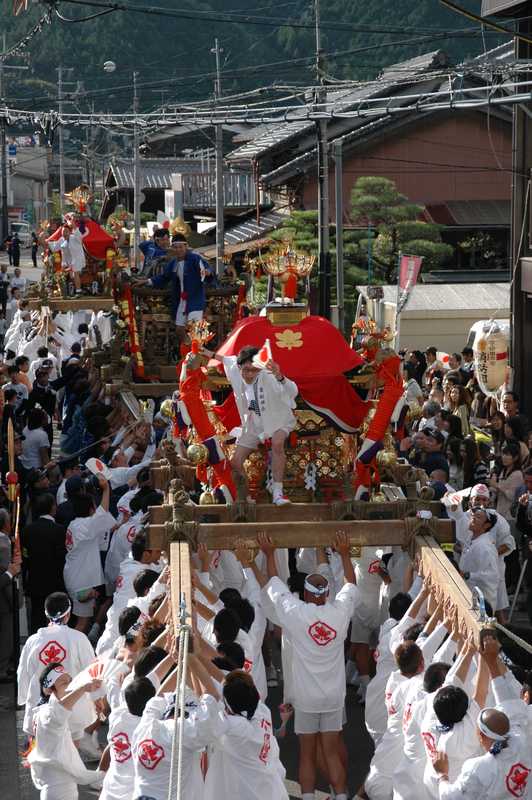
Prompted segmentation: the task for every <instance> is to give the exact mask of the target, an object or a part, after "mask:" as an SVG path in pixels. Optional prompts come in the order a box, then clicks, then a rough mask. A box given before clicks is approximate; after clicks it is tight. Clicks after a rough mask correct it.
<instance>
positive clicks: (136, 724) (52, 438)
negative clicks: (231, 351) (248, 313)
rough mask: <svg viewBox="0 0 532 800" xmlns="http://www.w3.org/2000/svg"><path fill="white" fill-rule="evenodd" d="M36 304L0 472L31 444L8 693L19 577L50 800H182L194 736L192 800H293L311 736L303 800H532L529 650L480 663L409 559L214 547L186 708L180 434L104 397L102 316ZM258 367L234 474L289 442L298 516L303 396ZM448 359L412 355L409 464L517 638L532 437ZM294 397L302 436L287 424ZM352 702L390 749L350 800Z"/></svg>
mask: <svg viewBox="0 0 532 800" xmlns="http://www.w3.org/2000/svg"><path fill="white" fill-rule="evenodd" d="M4 274H5V273H4ZM1 280H2V279H1V277H0V281H1ZM24 289H25V287H23V286H20V285H19V286H16V287H14V291H16V292H19V293H22V297H17V298H16V310H15V311H14V314H13V318H12V321H11V323H10V325H9V326H8V327H7V328H6V331H5V336H4V362H3V365H2V373H3V375H4V380H5V383H4V385H3V386H2V399H3V406H2V430H3V433H4V436H3V437H2V447H3V450H2V460H3V469H2V474H3V477H4V483H5V476H6V474H7V472H8V471H9V455H10V454H9V452H8V448H7V445H6V441H7V438H8V437H7V432H8V429H10V428H11V425H10V422H11V423H12V425H13V430H14V434H15V436H14V447H15V452H14V459H15V472H16V474H17V477H18V483H19V491H20V508H21V514H20V523H19V527H18V530H17V531H15V530H14V526H15V520H14V514H13V513H12V512H13V504H12V503H9V501H8V496H7V487H6V488H5V496H4V500H3V503H1V504H0V506H2V507H0V557H1V559H2V563H1V564H0V587H1V589H2V594H1V595H0V597H1V598H2V602H0V681H1V682H4V683H6V682H12V681H14V678H15V669H16V667H17V654H16V647H15V642H14V641H13V610H14V608H15V607H16V601H17V598H16V596H15V593H14V592H13V580H14V578H15V576H17V575H18V574H19V573H21V576H20V580H21V582H22V587H23V592H24V595H25V597H26V604H27V607H28V636H27V638H25V642H24V645H23V648H22V652H21V653H20V658H19V659H18V668H17V669H16V679H17V691H18V702H19V704H20V705H21V706H24V724H23V728H24V732H25V735H26V736H27V748H26V752H25V754H24V758H25V760H26V762H27V765H28V766H29V767H30V769H31V776H32V779H33V783H34V785H35V787H36V788H37V789H38V790H39V792H40V795H41V798H42V800H76V798H78V796H79V787H80V786H92V787H96V788H97V791H98V792H99V797H100V800H126V798H127V800H166V799H167V797H168V792H169V786H170V785H175V780H176V772H175V771H176V756H175V747H174V740H175V736H176V726H178V725H179V726H180V727H181V725H180V723H181V722H183V725H182V728H181V731H182V733H181V736H182V738H181V743H182V748H183V761H182V788H181V796H183V797H184V796H191V797H194V798H200V800H201V798H205V800H214V798H219V797H222V798H224V799H225V798H229V797H231V798H242V800H248V799H249V800H259V798H261V800H262V798H265V797H267V798H271V799H272V800H286V799H287V798H288V793H287V789H286V786H285V780H284V779H285V767H284V766H283V763H282V760H281V756H280V748H279V741H281V740H282V739H283V738H285V737H286V736H287V735H291V733H288V732H291V731H292V729H293V731H294V733H295V735H296V736H297V738H298V744H299V767H298V769H299V775H298V777H299V784H300V787H301V796H302V797H303V800H313V798H314V797H315V792H316V789H317V787H318V786H322V785H324V784H326V785H328V786H329V787H330V795H331V797H334V798H336V800H347V797H349V796H351V795H352V793H353V791H356V796H357V797H359V798H366V800H400V799H401V798H404V800H417V798H419V800H424V799H425V798H429V797H430V798H441V800H458V798H465V800H476V798H483V800H484V798H485V800H502V799H503V798H508V799H510V798H515V797H517V798H526V797H530V796H532V795H531V792H532V776H531V775H530V773H531V772H532V747H531V740H530V736H531V733H532V727H531V726H532V712H531V702H532V677H531V675H530V672H527V671H526V666H527V662H526V654H525V653H524V651H521V650H519V649H518V648H516V649H515V650H513V651H512V652H511V653H510V655H511V660H510V659H509V657H508V655H509V654H508V652H505V653H504V654H503V653H502V652H501V647H500V644H499V642H498V640H497V636H496V633H495V631H494V630H493V629H491V628H486V629H485V630H483V631H482V634H481V637H480V641H479V642H478V641H473V639H472V637H471V636H470V635H469V634H468V632H466V631H464V630H463V629H462V628H461V627H460V626H459V625H458V624H457V620H456V616H455V614H454V611H453V608H452V606H451V604H450V602H449V601H448V599H447V598H446V596H445V587H441V586H438V585H436V584H435V582H434V580H433V578H432V576H431V574H430V572H425V571H424V570H425V569H426V567H424V566H423V564H421V563H419V561H417V560H414V561H413V560H412V559H411V557H410V554H409V553H408V552H406V551H404V550H402V549H401V548H399V547H394V548H382V547H381V548H379V547H372V548H370V547H361V548H358V550H357V551H356V552H353V551H352V549H351V547H350V543H349V541H348V539H347V537H346V536H345V535H344V534H343V533H341V532H340V533H338V534H337V535H336V537H335V539H334V541H331V542H330V546H329V547H326V548H300V549H298V550H297V551H295V552H289V551H287V550H283V549H276V548H275V547H274V546H273V544H272V542H271V540H270V539H269V538H268V536H267V535H265V534H262V535H260V536H259V538H258V540H257V548H256V551H253V550H249V549H248V548H246V547H244V546H243V545H242V544H241V543H239V542H238V541H236V542H235V549H234V550H231V551H226V550H224V551H214V552H209V551H208V550H207V549H206V548H205V547H204V546H201V545H200V546H199V547H198V549H197V552H195V553H194V554H193V556H192V570H191V576H192V578H191V580H192V587H193V601H192V608H191V609H189V611H190V614H191V616H190V620H189V621H190V626H191V634H190V635H191V639H192V643H193V647H192V650H191V652H190V653H189V654H188V656H187V661H188V666H187V670H186V691H185V695H184V698H183V699H182V698H181V696H180V692H179V691H178V688H179V687H178V686H177V672H178V666H177V665H178V662H179V660H180V659H182V658H183V655H184V654H183V653H180V652H179V644H178V642H177V641H176V629H175V626H174V618H173V613H172V612H173V609H172V608H171V603H170V593H169V592H170V587H169V565H168V553H166V552H164V551H161V550H160V549H155V548H154V547H153V546H151V544H150V540H149V537H148V535H147V530H146V519H147V518H146V512H147V510H148V508H150V507H153V506H157V505H160V504H162V503H163V500H164V495H163V494H162V493H161V492H160V491H158V490H157V488H156V486H155V485H154V483H153V474H152V471H151V469H150V465H151V464H152V462H153V460H155V459H157V458H158V457H159V455H160V453H161V447H162V442H163V440H164V438H165V437H166V436H170V437H171V426H170V423H169V420H168V419H167V418H166V417H165V416H163V415H162V414H161V413H160V412H157V406H156V404H152V407H151V408H150V409H148V411H147V412H146V413H145V415H144V416H143V417H142V418H141V419H140V420H138V419H136V417H135V415H134V414H133V412H132V410H131V409H130V408H129V407H128V405H127V404H126V403H125V402H124V400H123V399H121V397H120V395H119V394H111V395H109V394H108V393H106V392H105V387H104V386H103V385H102V383H101V381H100V378H99V373H98V371H97V370H96V369H95V367H94V365H93V363H92V358H91V347H92V345H93V344H94V342H95V340H96V338H97V339H98V341H104V342H106V341H109V339H110V338H111V337H112V328H111V323H110V320H109V318H108V316H106V314H105V313H103V312H99V313H96V314H92V313H87V312H85V311H77V312H69V313H68V314H54V315H51V316H49V317H48V316H46V315H43V314H42V313H36V312H30V311H29V307H28V304H27V301H26V300H25V299H24V297H23V293H24ZM12 291H13V290H12ZM96 329H98V335H97V337H96ZM255 355H257V354H256V352H253V353H251V352H249V349H248V350H247V351H246V352H245V353H242V354H241V356H242V357H241V358H236V359H234V360H233V361H232V362H231V364H227V365H225V366H226V368H227V369H228V370H229V372H230V374H229V377H230V379H231V383H232V385H233V387H234V388H235V392H238V395H239V397H238V400H239V403H238V407H239V411H240V414H241V417H242V422H243V431H242V433H241V437H243V436H244V434H245V435H246V436H247V437H248V438H247V439H244V438H241V439H240V440H239V444H240V450H238V448H237V453H238V455H239V457H240V460H239V459H238V458H237V460H236V462H235V464H234V466H235V470H236V471H237V472H238V471H242V466H243V462H244V461H245V459H246V457H247V456H248V455H249V454H250V453H251V452H252V450H253V449H255V447H256V446H257V442H258V440H260V434H261V432H262V431H263V430H264V431H269V430H270V428H269V427H268V426H270V423H271V431H270V433H271V434H273V435H275V434H276V433H277V432H278V433H279V434H280V435H279V437H278V438H279V443H278V447H277V451H278V452H277V451H276V458H277V461H276V465H277V466H276V473H275V475H274V480H275V484H274V486H273V489H272V497H273V501H274V503H275V505H284V504H286V502H287V501H286V498H285V497H284V494H283V485H282V478H283V472H284V460H283V452H284V443H285V439H286V436H287V435H288V433H289V432H290V430H291V427H292V417H291V414H292V411H291V409H292V407H293V400H294V397H293V395H294V392H296V391H297V387H296V386H295V384H293V383H292V382H291V381H289V380H288V379H285V376H284V375H283V374H282V373H281V372H280V370H279V368H278V367H277V366H276V365H274V364H271V365H270V368H269V370H268V375H267V376H266V373H264V375H263V374H262V373H261V375H262V383H258V384H257V385H258V386H259V387H260V386H263V392H262V393H260V392H258V393H257V392H255V391H254V390H253V386H254V384H255V382H256V380H257V374H255V373H253V374H252V371H253V358H254V356H255ZM437 355H438V354H437V351H436V350H435V349H434V348H429V349H428V350H427V352H426V354H421V353H418V352H412V353H408V352H407V353H405V354H404V377H405V396H406V398H407V401H408V403H409V405H410V407H411V409H413V408H414V406H415V405H416V404H417V405H419V407H420V410H419V414H417V415H416V414H412V415H411V420H410V422H407V423H406V428H405V429H404V430H403V434H404V435H403V436H402V437H398V442H397V447H398V452H399V454H400V455H402V456H404V457H406V458H408V460H409V461H410V462H411V464H412V465H413V466H416V467H421V468H423V469H424V470H425V471H426V473H427V475H428V478H429V482H430V484H431V486H432V487H433V489H434V493H435V496H436V497H437V498H438V499H442V501H443V503H442V513H443V514H448V516H450V517H451V518H454V519H455V521H456V543H455V545H454V550H453V553H449V554H448V555H449V558H450V559H451V560H452V561H454V563H455V565H456V568H457V570H458V571H459V572H460V574H461V575H462V576H463V578H464V580H466V582H467V583H468V584H469V585H470V586H471V587H472V588H473V587H478V588H480V589H481V591H482V593H483V596H484V600H485V603H486V608H487V611H488V615H492V614H496V615H497V616H498V617H499V619H501V620H504V619H505V614H506V610H507V608H508V605H509V599H508V591H509V590H514V589H515V588H516V586H517V583H518V581H519V577H520V573H521V565H522V564H523V563H526V562H527V561H528V560H530V559H531V556H530V552H531V551H530V548H529V546H528V542H529V538H528V537H529V535H530V533H531V530H532V515H531V514H530V511H529V509H530V508H531V507H532V504H531V503H529V490H531V491H532V469H531V468H529V467H528V465H527V462H526V460H527V459H528V458H530V455H529V452H528V445H527V436H526V434H527V432H528V424H527V420H526V419H525V418H524V417H523V415H522V414H520V412H519V399H518V398H517V397H516V396H515V394H512V393H511V392H506V393H505V394H504V395H503V396H502V398H501V400H500V402H499V403H498V404H497V407H496V406H495V405H494V402H493V401H492V400H488V398H482V397H481V396H480V392H479V389H478V386H477V387H476V386H475V383H474V373H473V371H472V368H471V367H470V366H468V365H470V364H471V358H470V353H469V352H468V351H467V349H465V350H464V352H463V353H462V354H460V355H457V354H455V355H452V356H451V357H450V358H449V364H448V365H447V364H446V365H445V366H444V365H443V364H442V363H440V362H439V361H438V358H437ZM231 370H232V372H231ZM263 384H264V385H263ZM249 387H251V388H249ZM268 393H269V394H270V395H271V397H270V398H269V399H268V397H266V395H268ZM276 398H277V399H279V398H281V399H282V401H283V403H284V404H285V406H286V408H284V406H283V413H284V417H283V415H279V414H277V416H276V415H275V414H274V413H272V409H271V408H270V406H269V405H268V404H269V403H270V402H271V403H273V404H275V402H277V401H276ZM261 411H262V412H263V413H262V418H261ZM253 415H256V417H255V416H253ZM285 417H286V419H285ZM270 418H271V419H270ZM252 423H253V424H252ZM257 426H258V427H257ZM261 426H262V427H261ZM285 428H287V430H285ZM281 434H282V435H281ZM251 437H253V438H251ZM272 438H273V436H272ZM399 439H400V441H399ZM237 444H238V442H237ZM11 455H13V454H11ZM198 491H199V486H198ZM516 539H517V542H518V546H516ZM14 542H17V543H18V544H17V546H15V545H14ZM257 553H258V554H257ZM514 554H515V555H514ZM512 558H513V559H514V560H515V563H514V562H513V561H512V560H511V559H512ZM505 564H506V565H508V569H507V570H506V573H507V574H506V575H505ZM530 573H531V569H530V567H529V569H528V572H527V574H526V575H525V585H526V586H528V588H529V589H530V587H531V586H532V576H531V574H530ZM531 595H532V592H529V596H528V604H529V605H528V609H529V613H531V612H530V597H531ZM531 621H532V619H531ZM528 665H529V662H528ZM279 684H281V685H282V689H281V691H282V703H281V705H280V706H279V707H278V708H273V707H272V702H271V700H272V694H271V693H270V690H272V689H274V688H275V687H279ZM346 698H347V701H348V704H358V705H359V707H360V708H361V709H363V712H364V718H365V724H366V728H367V731H368V734H369V735H370V737H371V739H372V741H373V743H374V755H373V758H372V759H371V763H370V765H369V769H368V775H367V777H366V779H365V781H364V783H363V785H360V786H351V787H349V786H348V756H347V750H346V745H345V741H344V737H343V733H342V731H343V728H344V725H345V722H346ZM267 701H269V705H268V702H267ZM180 706H181V707H180ZM172 753H174V756H173V755H172Z"/></svg>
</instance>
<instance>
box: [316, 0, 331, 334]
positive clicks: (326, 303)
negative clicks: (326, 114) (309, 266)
mask: <svg viewBox="0 0 532 800" xmlns="http://www.w3.org/2000/svg"><path fill="white" fill-rule="evenodd" d="M314 19H315V23H316V81H317V84H318V86H317V89H316V107H317V108H318V109H319V108H320V106H321V104H322V103H325V101H326V100H327V90H326V89H325V82H324V69H323V67H324V64H323V51H322V49H321V30H320V0H314ZM316 135H317V145H318V148H317V149H318V269H319V273H318V276H319V307H318V312H319V314H320V316H322V317H325V318H326V319H328V318H329V317H330V315H331V255H330V252H329V249H330V242H329V145H328V142H327V120H326V119H319V120H317V122H316Z"/></svg>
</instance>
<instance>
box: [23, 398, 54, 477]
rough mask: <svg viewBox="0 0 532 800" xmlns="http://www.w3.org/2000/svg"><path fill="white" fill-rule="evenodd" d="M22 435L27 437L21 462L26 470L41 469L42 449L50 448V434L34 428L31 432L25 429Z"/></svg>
mask: <svg viewBox="0 0 532 800" xmlns="http://www.w3.org/2000/svg"><path fill="white" fill-rule="evenodd" d="M24 388H25V387H24ZM22 433H23V434H24V436H25V439H24V441H23V442H22V453H21V456H20V460H21V462H22V464H23V465H24V466H25V467H26V469H32V468H35V469H41V467H42V459H41V449H42V448H44V447H45V448H47V449H49V448H50V440H49V438H48V434H47V433H46V431H45V430H43V428H34V429H33V430H31V431H30V429H29V428H28V427H26V428H24V430H23V431H22Z"/></svg>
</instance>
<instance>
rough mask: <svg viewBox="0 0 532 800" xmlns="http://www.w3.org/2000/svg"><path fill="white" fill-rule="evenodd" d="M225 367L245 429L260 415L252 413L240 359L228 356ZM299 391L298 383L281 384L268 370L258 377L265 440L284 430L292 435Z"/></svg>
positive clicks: (262, 428)
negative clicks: (238, 361) (238, 360)
mask: <svg viewBox="0 0 532 800" xmlns="http://www.w3.org/2000/svg"><path fill="white" fill-rule="evenodd" d="M223 365H224V370H225V374H226V375H227V378H228V380H229V382H230V383H231V386H232V387H233V391H234V393H235V400H236V404H237V407H238V413H239V414H240V419H241V421H242V426H243V428H244V429H245V428H246V425H248V424H249V423H251V422H252V421H253V418H255V417H256V416H257V415H256V414H255V413H254V412H253V411H249V407H248V406H249V404H248V401H247V397H246V391H245V387H246V384H245V381H244V380H243V378H242V374H241V372H240V369H239V367H238V366H237V363H236V356H224V359H223ZM298 391H299V390H298V388H297V386H296V384H295V383H294V382H293V381H291V380H289V379H288V378H285V380H284V381H282V382H281V381H278V380H277V378H275V377H274V376H273V374H272V373H271V372H269V371H268V370H264V369H263V370H261V371H260V373H259V375H258V376H257V395H258V399H259V408H260V422H261V438H268V437H270V436H271V435H272V434H273V433H275V431H278V430H281V429H283V430H285V431H286V432H287V433H289V432H290V431H291V430H293V429H294V428H295V425H296V418H295V417H294V413H293V409H294V408H295V407H296V402H295V400H296V397H297V394H298ZM262 431H264V433H262Z"/></svg>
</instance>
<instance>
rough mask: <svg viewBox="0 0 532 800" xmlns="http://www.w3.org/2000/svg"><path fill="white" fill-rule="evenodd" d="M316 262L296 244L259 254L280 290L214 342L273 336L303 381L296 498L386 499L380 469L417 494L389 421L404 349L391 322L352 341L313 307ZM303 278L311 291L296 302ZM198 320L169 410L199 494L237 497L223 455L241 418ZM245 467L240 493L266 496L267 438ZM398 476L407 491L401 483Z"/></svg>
mask: <svg viewBox="0 0 532 800" xmlns="http://www.w3.org/2000/svg"><path fill="white" fill-rule="evenodd" d="M313 263H314V259H313V257H311V256H308V255H306V254H304V253H297V252H294V251H293V250H292V249H291V248H290V246H289V245H283V246H282V247H280V248H278V249H274V250H273V251H272V252H270V253H269V254H268V255H267V256H264V257H263V256H261V257H260V264H261V266H262V268H263V271H264V272H265V274H266V275H267V276H268V281H269V287H268V295H271V294H272V289H273V282H274V281H276V280H278V281H279V283H280V285H281V287H282V295H281V296H280V297H279V298H278V299H276V300H273V301H271V302H269V303H267V304H266V306H265V308H264V309H263V311H261V313H256V314H251V315H249V316H245V317H243V318H241V319H239V320H238V321H237V323H236V325H235V326H234V327H233V329H232V330H231V331H230V333H229V335H228V336H227V338H226V339H225V340H224V341H222V342H221V343H220V344H219V345H218V347H217V348H216V350H217V355H218V356H219V357H221V356H233V355H238V353H239V352H240V351H241V349H242V348H243V347H246V346H249V345H251V346H254V347H257V348H262V347H263V346H264V345H265V343H268V347H269V350H270V352H271V357H272V359H273V360H274V361H275V362H276V363H278V364H279V366H280V369H281V371H282V373H283V374H284V375H286V376H287V377H288V378H290V379H291V380H293V381H294V382H295V383H296V384H297V386H298V388H299V396H298V402H297V409H296V411H295V415H296V418H297V427H296V429H295V430H294V431H293V432H292V433H291V435H290V437H289V439H288V443H287V464H286V471H285V479H284V486H285V491H286V494H287V495H288V497H289V498H290V499H291V500H292V501H294V502H304V503H308V502H326V503H330V502H333V501H343V500H345V498H346V497H354V499H365V500H368V499H372V500H373V501H374V502H378V501H385V500H386V496H385V495H384V494H383V492H382V491H381V473H382V476H383V477H384V478H386V479H387V480H388V481H389V482H390V486H389V488H388V497H389V498H390V499H397V497H403V498H406V497H407V496H412V486H415V484H416V481H419V480H420V478H421V479H423V476H420V475H419V474H418V472H417V471H416V470H412V469H411V468H410V466H409V465H408V464H407V463H406V462H403V463H401V462H400V460H399V459H398V458H397V456H396V452H395V449H394V447H393V438H392V432H391V429H390V423H391V422H392V418H393V419H394V421H395V418H396V420H397V422H398V423H399V424H400V421H401V419H402V418H403V417H404V412H403V414H402V415H401V413H400V411H401V408H400V407H401V403H402V395H403V385H402V378H401V374H400V359H399V358H398V356H397V355H396V354H395V352H394V351H393V350H392V349H391V348H390V346H389V343H390V341H391V338H392V337H391V335H390V332H389V331H384V332H380V331H378V330H377V328H376V326H375V325H374V323H371V322H368V323H367V325H366V327H365V329H364V330H361V331H360V334H361V336H360V337H359V338H360V341H361V345H362V346H361V348H360V349H359V350H354V349H352V348H351V347H350V346H349V345H348V343H347V341H346V340H345V339H344V337H343V336H342V334H341V333H340V332H339V331H338V329H337V328H335V327H334V325H332V323H331V322H329V321H328V320H327V319H324V318H323V317H320V316H316V315H313V314H311V313H310V311H309V306H308V302H307V298H308V295H309V276H310V272H311V270H312V267H313ZM256 268H257V262H254V264H253V269H256ZM299 281H302V284H303V288H302V291H301V292H300V294H301V295H302V296H303V298H304V299H303V300H301V301H299V302H298V299H297V295H298V282H299ZM200 328H201V329H200ZM200 328H198V326H197V324H196V325H193V326H191V327H190V330H189V334H190V339H191V345H190V346H191V348H192V349H191V353H190V355H189V356H187V358H186V359H185V361H184V362H183V368H182V371H181V376H180V385H179V392H178V393H177V395H176V397H175V400H174V404H173V411H172V413H171V418H172V420H173V426H174V435H175V437H176V439H178V440H179V442H180V444H182V445H183V447H185V446H186V444H188V445H189V448H188V451H187V453H188V455H189V460H190V461H192V462H193V463H194V465H195V466H196V470H197V477H198V479H199V480H200V482H201V484H202V489H203V491H202V495H201V498H202V499H201V502H202V503H205V504H211V503H212V502H217V501H220V502H225V503H227V502H228V501H229V502H230V501H234V500H235V499H236V496H235V490H234V487H231V485H230V482H228V481H227V480H225V482H222V483H221V484H220V478H219V475H218V473H219V471H220V467H218V466H216V465H218V464H219V462H220V460H222V461H223V460H224V459H228V458H230V456H231V454H232V451H233V448H234V434H233V433H232V432H233V431H234V429H236V428H238V427H239V425H240V418H239V415H238V411H237V408H236V403H235V399H234V395H233V393H232V391H231V389H230V386H229V383H228V381H227V379H226V377H225V374H224V373H223V370H222V368H221V366H220V364H219V362H218V361H208V359H207V358H206V357H205V356H203V355H202V347H203V345H204V344H205V342H206V341H207V340H209V339H211V338H213V337H214V334H210V333H209V332H208V328H209V326H208V323H206V322H203V323H202V324H201V326H200ZM165 413H169V410H168V409H165ZM396 427H397V426H396ZM213 437H215V440H216V446H215V447H214V446H213ZM246 473H247V483H248V486H247V487H245V490H244V489H243V490H242V492H241V494H242V496H244V495H245V494H247V492H248V491H249V493H250V495H251V496H252V497H253V498H254V499H255V500H256V501H257V502H259V503H260V502H265V501H266V499H267V496H268V495H267V489H268V488H269V485H270V481H271V476H270V446H269V442H265V444H264V445H260V447H259V449H258V450H256V451H255V452H253V453H251V455H250V457H249V458H248V460H247V462H246ZM225 477H226V476H225ZM397 481H398V482H399V483H400V484H401V485H402V486H403V488H404V492H403V491H402V490H401V489H398V488H397V487H396V486H394V483H396V482H397ZM425 481H426V476H425ZM407 484H408V486H407Z"/></svg>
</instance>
